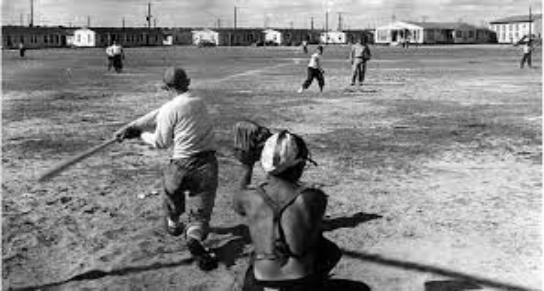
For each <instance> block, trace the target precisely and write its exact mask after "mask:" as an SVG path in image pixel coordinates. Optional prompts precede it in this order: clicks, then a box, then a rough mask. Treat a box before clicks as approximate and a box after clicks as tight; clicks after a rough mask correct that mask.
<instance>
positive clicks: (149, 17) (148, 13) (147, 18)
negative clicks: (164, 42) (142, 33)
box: [145, 2, 152, 28]
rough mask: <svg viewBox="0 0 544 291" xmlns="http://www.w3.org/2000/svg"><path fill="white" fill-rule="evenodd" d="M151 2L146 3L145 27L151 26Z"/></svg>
mask: <svg viewBox="0 0 544 291" xmlns="http://www.w3.org/2000/svg"><path fill="white" fill-rule="evenodd" d="M151 17H152V16H151V2H149V3H147V16H146V18H145V19H146V20H147V27H148V28H151Z"/></svg>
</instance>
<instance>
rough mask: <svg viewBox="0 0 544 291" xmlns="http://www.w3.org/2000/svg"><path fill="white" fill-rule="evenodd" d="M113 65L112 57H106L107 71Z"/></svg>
mask: <svg viewBox="0 0 544 291" xmlns="http://www.w3.org/2000/svg"><path fill="white" fill-rule="evenodd" d="M112 67H113V57H108V71H109V70H111V68H112Z"/></svg>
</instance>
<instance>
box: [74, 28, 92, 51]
mask: <svg viewBox="0 0 544 291" xmlns="http://www.w3.org/2000/svg"><path fill="white" fill-rule="evenodd" d="M71 44H72V46H75V47H94V46H96V32H94V31H93V30H90V29H88V28H86V27H83V28H80V29H76V30H74V36H73V38H72V40H71Z"/></svg>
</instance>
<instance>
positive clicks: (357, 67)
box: [351, 59, 366, 85]
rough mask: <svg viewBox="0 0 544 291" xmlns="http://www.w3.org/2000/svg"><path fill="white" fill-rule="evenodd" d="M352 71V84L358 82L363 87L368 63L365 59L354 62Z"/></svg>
mask: <svg viewBox="0 0 544 291" xmlns="http://www.w3.org/2000/svg"><path fill="white" fill-rule="evenodd" d="M351 71H352V73H351V84H355V82H356V81H357V82H359V85H362V84H363V82H364V81H365V75H366V61H365V60H363V59H356V60H354V61H353V65H352V68H351Z"/></svg>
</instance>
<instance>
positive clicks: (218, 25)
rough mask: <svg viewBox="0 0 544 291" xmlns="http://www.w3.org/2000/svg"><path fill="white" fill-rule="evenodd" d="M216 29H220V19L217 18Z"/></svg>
mask: <svg viewBox="0 0 544 291" xmlns="http://www.w3.org/2000/svg"><path fill="white" fill-rule="evenodd" d="M217 28H221V18H217Z"/></svg>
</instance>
